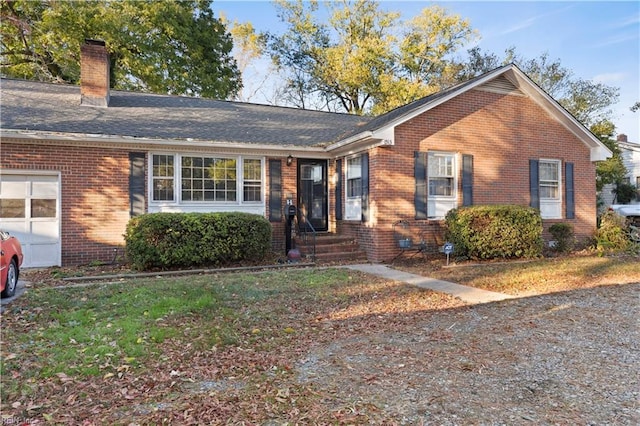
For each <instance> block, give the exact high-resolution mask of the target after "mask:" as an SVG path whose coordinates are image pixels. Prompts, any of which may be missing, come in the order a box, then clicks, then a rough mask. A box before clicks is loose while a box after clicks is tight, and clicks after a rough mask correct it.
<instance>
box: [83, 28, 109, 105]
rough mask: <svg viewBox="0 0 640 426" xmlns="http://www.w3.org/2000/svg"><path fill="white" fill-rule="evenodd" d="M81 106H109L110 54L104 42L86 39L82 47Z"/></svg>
mask: <svg viewBox="0 0 640 426" xmlns="http://www.w3.org/2000/svg"><path fill="white" fill-rule="evenodd" d="M80 104H81V105H88V106H98V107H107V106H109V54H108V53H107V47H106V45H105V42H104V41H100V40H89V39H86V40H85V41H84V44H83V45H82V46H81V47H80Z"/></svg>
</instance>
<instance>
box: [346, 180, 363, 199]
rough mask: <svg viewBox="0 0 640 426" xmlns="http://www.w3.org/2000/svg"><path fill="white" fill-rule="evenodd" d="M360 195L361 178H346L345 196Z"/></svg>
mask: <svg viewBox="0 0 640 426" xmlns="http://www.w3.org/2000/svg"><path fill="white" fill-rule="evenodd" d="M361 196H362V178H357V179H349V180H347V197H361Z"/></svg>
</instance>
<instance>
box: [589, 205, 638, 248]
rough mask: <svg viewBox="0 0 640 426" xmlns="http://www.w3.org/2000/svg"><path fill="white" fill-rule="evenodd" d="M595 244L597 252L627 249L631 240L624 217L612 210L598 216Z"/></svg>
mask: <svg viewBox="0 0 640 426" xmlns="http://www.w3.org/2000/svg"><path fill="white" fill-rule="evenodd" d="M595 245H596V250H597V251H599V252H621V251H626V250H627V249H629V248H630V246H631V240H630V239H629V236H628V224H627V223H626V219H625V217H624V216H621V215H619V214H618V213H616V212H613V211H608V212H605V213H604V214H603V215H602V216H600V225H599V226H598V229H596V233H595Z"/></svg>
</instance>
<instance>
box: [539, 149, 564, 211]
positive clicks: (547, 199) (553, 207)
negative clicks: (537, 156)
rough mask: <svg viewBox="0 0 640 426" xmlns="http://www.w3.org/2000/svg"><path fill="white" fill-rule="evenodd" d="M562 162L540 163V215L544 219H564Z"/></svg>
mask: <svg viewBox="0 0 640 426" xmlns="http://www.w3.org/2000/svg"><path fill="white" fill-rule="evenodd" d="M561 165H562V163H561V162H560V160H549V159H544V160H543V159H541V160H540V161H539V162H538V176H539V181H538V188H539V191H540V215H541V216H542V218H543V219H562V198H561V193H562V179H561V176H562V173H561V168H560V167H561Z"/></svg>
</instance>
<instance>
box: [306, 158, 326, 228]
mask: <svg viewBox="0 0 640 426" xmlns="http://www.w3.org/2000/svg"><path fill="white" fill-rule="evenodd" d="M327 204H328V188H327V162H326V161H325V160H305V159H299V160H298V214H299V217H298V221H299V223H300V224H303V223H304V222H305V218H306V220H307V221H308V222H309V223H311V225H313V228H314V229H315V230H316V231H327V230H328V226H327V223H328V213H327V212H328V210H329V207H328V205H327ZM302 215H304V217H303V216H302Z"/></svg>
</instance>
